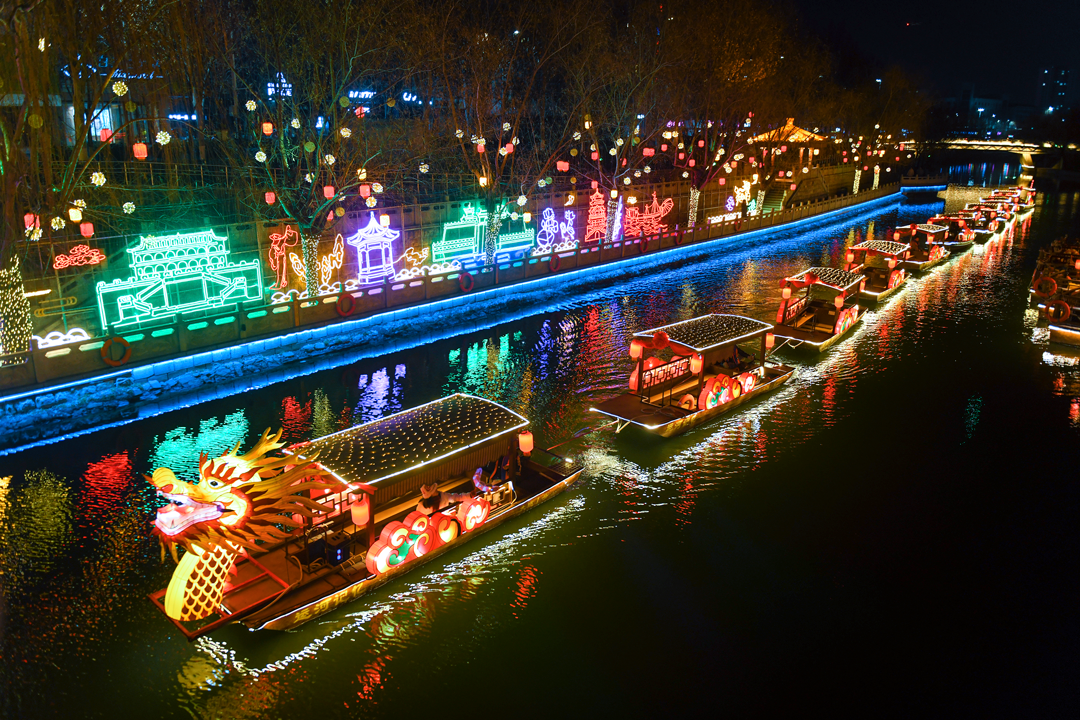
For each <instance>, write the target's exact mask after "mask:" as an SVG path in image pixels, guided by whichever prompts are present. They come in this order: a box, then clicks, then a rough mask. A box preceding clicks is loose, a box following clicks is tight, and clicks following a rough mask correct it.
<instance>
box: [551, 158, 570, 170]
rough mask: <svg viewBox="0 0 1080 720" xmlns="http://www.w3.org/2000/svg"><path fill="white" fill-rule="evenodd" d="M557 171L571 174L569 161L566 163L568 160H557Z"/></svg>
mask: <svg viewBox="0 0 1080 720" xmlns="http://www.w3.org/2000/svg"><path fill="white" fill-rule="evenodd" d="M555 169H556V170H558V171H559V172H569V171H570V163H569V162H568V161H566V160H556V161H555Z"/></svg>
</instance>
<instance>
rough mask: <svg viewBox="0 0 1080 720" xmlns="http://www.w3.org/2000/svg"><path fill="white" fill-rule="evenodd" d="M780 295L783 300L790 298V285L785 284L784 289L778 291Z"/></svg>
mask: <svg viewBox="0 0 1080 720" xmlns="http://www.w3.org/2000/svg"><path fill="white" fill-rule="evenodd" d="M780 297H782V298H784V299H785V300H789V299H791V286H790V285H785V286H784V289H783V290H781V291H780Z"/></svg>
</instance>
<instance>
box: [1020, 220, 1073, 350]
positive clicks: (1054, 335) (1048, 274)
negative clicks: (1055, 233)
mask: <svg viewBox="0 0 1080 720" xmlns="http://www.w3.org/2000/svg"><path fill="white" fill-rule="evenodd" d="M1028 299H1029V301H1030V302H1031V304H1032V305H1033V306H1035V307H1037V308H1038V310H1039V315H1040V317H1041V318H1042V319H1043V320H1044V321H1045V322H1046V325H1047V327H1048V329H1049V330H1050V342H1052V343H1060V344H1062V345H1073V346H1080V241H1076V240H1068V239H1061V240H1055V241H1054V242H1053V243H1052V244H1051V245H1050V247H1049V248H1048V249H1045V250H1041V251H1040V252H1039V260H1038V263H1037V264H1036V266H1035V273H1034V274H1033V275H1032V278H1031V287H1030V288H1029V290H1028Z"/></svg>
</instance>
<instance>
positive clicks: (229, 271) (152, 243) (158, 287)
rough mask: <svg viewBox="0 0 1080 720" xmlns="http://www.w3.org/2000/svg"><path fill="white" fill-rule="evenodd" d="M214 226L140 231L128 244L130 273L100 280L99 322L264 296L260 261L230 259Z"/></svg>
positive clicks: (171, 314) (169, 315)
mask: <svg viewBox="0 0 1080 720" xmlns="http://www.w3.org/2000/svg"><path fill="white" fill-rule="evenodd" d="M227 241H228V238H227V237H218V236H217V235H215V234H214V231H213V230H202V231H199V232H193V233H176V234H175V235H162V236H159V237H158V236H153V235H148V236H143V237H140V238H139V245H138V247H134V248H128V250H127V251H128V252H129V253H131V260H130V265H131V268H132V270H133V271H134V275H133V276H131V277H127V278H125V279H122V280H113V281H112V282H108V283H106V282H104V281H101V282H98V284H97V300H98V313H99V315H100V318H101V326H102V327H103V328H108V327H110V326H124V325H131V324H134V323H139V322H145V321H148V320H158V319H162V318H173V317H175V316H176V315H177V314H180V313H186V312H195V311H199V310H213V309H218V308H221V307H224V306H225V305H228V304H232V303H242V302H246V301H249V300H259V301H261V300H262V299H263V288H262V272H261V271H260V269H259V261H258V260H257V259H255V260H244V261H241V262H236V263H234V262H229V252H230V251H229V250H228V249H227V248H226V243H227Z"/></svg>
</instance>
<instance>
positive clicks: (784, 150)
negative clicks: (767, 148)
mask: <svg viewBox="0 0 1080 720" xmlns="http://www.w3.org/2000/svg"><path fill="white" fill-rule="evenodd" d="M780 152H782V153H785V152H787V145H781V146H780Z"/></svg>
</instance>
